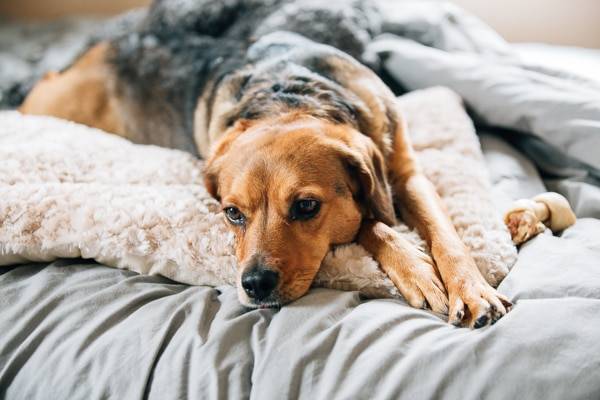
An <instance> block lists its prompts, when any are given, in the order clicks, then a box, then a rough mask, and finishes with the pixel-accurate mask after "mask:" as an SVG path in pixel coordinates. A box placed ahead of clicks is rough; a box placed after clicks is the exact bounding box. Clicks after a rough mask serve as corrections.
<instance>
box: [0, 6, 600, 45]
mask: <svg viewBox="0 0 600 400" xmlns="http://www.w3.org/2000/svg"><path fill="white" fill-rule="evenodd" d="M388 1H398V0H388ZM148 2H149V0H0V14H3V15H5V16H11V17H18V18H26V19H53V18H59V17H62V16H66V15H81V14H87V15H90V14H94V15H111V14H115V13H118V12H120V11H123V10H126V9H129V8H133V7H138V6H141V5H145V4H147V3H148ZM453 2H454V3H456V4H458V5H460V6H462V7H464V8H466V9H467V10H469V11H471V12H473V13H474V14H476V15H478V16H479V17H480V18H481V19H483V20H484V21H486V22H487V23H488V24H490V25H491V26H492V27H493V28H495V29H496V30H497V31H498V32H500V34H501V35H502V36H504V37H505V38H506V39H507V40H509V41H511V42H545V43H552V44H562V45H570V46H582V47H590V48H600V0H453Z"/></svg>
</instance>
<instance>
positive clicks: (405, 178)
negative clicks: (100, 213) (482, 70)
mask: <svg viewBox="0 0 600 400" xmlns="http://www.w3.org/2000/svg"><path fill="white" fill-rule="evenodd" d="M161 3H164V2H159V3H158V6H157V5H155V6H154V8H157V7H159V6H160V5H161ZM153 12H154V13H156V11H155V10H154V11H153V10H152V9H151V10H150V14H149V15H150V16H149V17H148V20H149V21H150V22H147V23H146V25H143V26H142V28H139V29H138V30H137V31H135V32H133V33H130V34H127V35H124V36H122V37H119V38H116V39H113V40H109V41H105V42H101V43H99V44H97V45H95V46H94V47H93V48H91V49H90V50H89V51H88V52H87V53H86V54H84V55H83V56H82V57H80V59H79V60H78V61H76V62H75V63H74V64H73V65H72V66H71V67H70V68H69V69H67V70H66V71H64V72H62V73H51V74H49V75H47V76H46V77H45V78H44V79H42V80H41V81H40V82H38V84H37V85H36V86H35V87H34V89H33V90H32V91H31V92H30V94H29V96H28V97H27V98H26V100H25V102H24V103H23V105H22V106H21V111H22V112H23V113H28V114H45V115H53V116H57V117H60V118H65V119H69V120H73V121H76V122H80V123H83V124H87V125H90V126H94V127H98V128H101V129H104V130H106V131H109V132H113V133H116V134H118V135H121V136H124V137H126V138H129V139H131V140H133V141H135V142H139V143H152V144H157V145H162V146H167V147H174V148H179V149H184V150H187V151H190V152H192V153H194V154H199V155H200V156H202V157H204V158H205V159H206V160H207V161H206V171H205V183H206V187H207V189H208V191H209V192H210V193H211V195H212V196H214V197H215V198H216V199H218V200H219V201H220V202H221V204H222V207H223V212H224V215H225V217H226V219H227V221H228V223H229V225H230V227H231V229H232V230H233V231H234V232H235V236H236V255H237V259H238V262H239V274H238V279H239V280H238V292H239V298H240V301H241V302H242V303H243V304H245V305H248V306H251V307H271V306H280V305H282V304H285V303H287V302H290V301H292V300H294V299H297V298H298V297H300V296H302V295H303V294H304V293H306V292H307V291H308V289H309V288H310V286H311V283H312V281H313V278H314V277H315V275H316V273H317V271H318V269H319V267H320V265H321V262H322V260H323V258H324V257H325V255H326V253H327V252H328V250H329V249H330V248H331V247H332V246H333V245H337V244H343V243H349V242H352V241H357V242H358V243H360V244H361V245H363V246H364V247H365V248H366V249H367V250H368V251H369V252H371V253H372V254H373V256H374V257H375V259H376V260H377V261H378V262H379V263H380V265H381V268H382V269H383V270H384V271H385V272H386V273H387V274H388V275H389V277H390V278H391V279H392V281H393V282H394V284H395V285H396V286H397V287H398V289H399V290H400V292H401V293H402V295H403V296H404V297H405V298H406V300H407V301H408V303H409V304H411V305H412V306H414V307H427V306H428V307H430V308H431V309H433V310H434V311H436V312H440V313H447V314H449V322H451V323H453V324H455V325H460V324H466V325H469V326H472V327H475V328H478V327H481V326H484V325H487V324H489V323H493V322H495V321H496V320H497V319H499V318H500V317H502V316H503V315H504V314H505V313H506V312H507V310H508V309H509V307H510V306H511V303H510V302H509V301H508V299H507V298H506V297H504V296H503V295H501V294H499V293H498V292H497V291H496V290H495V289H494V288H492V287H491V286H490V285H489V284H488V283H487V282H486V281H485V280H484V278H483V277H482V275H481V273H480V272H479V270H478V269H477V266H476V265H475V263H474V261H473V258H472V257H471V256H470V255H469V251H468V250H467V249H466V248H465V246H464V245H463V243H462V242H461V240H460V238H459V237H458V235H457V233H456V231H455V229H454V227H453V226H452V224H451V222H450V220H449V218H448V216H447V215H446V213H445V211H444V206H443V204H442V202H441V201H440V198H439V197H438V195H437V193H436V191H435V189H434V188H433V186H432V184H431V183H430V182H429V181H428V180H427V178H426V177H425V176H424V175H423V173H422V170H421V168H420V167H419V165H418V163H417V160H416V159H415V155H414V152H413V149H412V148H411V144H410V141H409V138H408V135H407V130H406V125H405V123H404V120H403V118H402V115H401V114H400V113H399V111H398V109H397V107H396V104H395V96H394V94H393V93H392V92H391V91H390V89H389V88H388V87H387V86H386V85H385V84H384V83H383V82H382V81H381V80H380V78H379V77H378V76H377V75H376V74H375V73H374V72H373V71H372V70H371V69H369V68H367V67H366V66H364V65H363V64H361V63H360V62H358V61H357V60H356V59H354V58H353V57H351V56H350V55H348V54H347V52H349V53H353V51H351V50H353V49H347V50H346V49H344V46H343V43H347V42H348V41H347V40H346V41H344V42H343V43H342V42H336V40H335V38H334V39H332V40H330V41H329V42H330V44H334V45H335V46H336V47H337V48H336V47H333V46H329V45H326V44H323V43H317V42H315V41H313V40H310V39H308V38H307V37H313V36H314V35H311V32H310V31H309V32H304V31H302V30H299V29H295V30H296V33H291V32H283V31H277V30H276V29H272V32H266V33H264V34H257V32H254V31H251V32H249V31H248V29H249V28H248V27H246V28H245V29H241V30H239V32H238V33H236V34H235V35H234V34H230V35H226V34H224V35H221V36H220V37H215V35H213V36H211V35H208V34H206V33H205V32H201V31H199V28H197V27H196V28H194V29H195V31H194V32H193V34H192V33H190V32H189V31H187V32H185V31H184V32H183V33H181V31H178V30H177V28H176V27H173V26H171V27H169V26H167V27H166V28H165V26H164V20H160V24H157V23H153V22H152V18H153V17H152V16H153V14H152V13H153ZM267 14H268V13H265V12H264V10H263V11H262V12H259V13H257V15H259V16H260V18H263V19H262V20H264V18H265V15H267ZM336 15H338V14H336ZM255 17H256V15H255ZM248 18H250V17H248ZM256 18H258V17H256ZM338 22H339V21H338ZM161 24H162V25H161ZM246 25H249V23H248V22H247V21H246ZM250 25H251V24H250ZM292 25H293V24H292ZM286 27H289V26H288V25H286ZM279 28H280V29H281V27H279ZM307 29H308V28H307ZM230 31H231V29H230ZM298 31H300V32H299V33H302V34H303V35H299V34H298ZM240 32H241V33H240ZM236 35H237V36H236ZM244 38H251V39H244ZM340 48H341V49H342V50H346V51H347V52H344V51H342V50H340ZM354 53H356V52H354ZM395 210H398V211H399V215H400V216H401V217H402V218H403V219H404V220H405V221H406V222H407V223H408V224H410V225H412V226H414V227H416V228H418V230H419V232H420V233H421V235H422V236H423V237H424V238H425V239H426V240H427V242H428V244H429V246H430V248H431V252H432V255H433V259H431V258H430V257H429V256H427V255H426V254H424V253H422V252H421V251H419V250H418V249H417V248H415V247H414V246H412V245H411V244H409V243H408V242H407V241H406V240H405V239H403V238H402V237H401V236H399V235H398V234H397V233H396V232H395V231H394V230H393V229H391V228H390V226H391V225H393V224H394V223H395V221H396V212H395Z"/></svg>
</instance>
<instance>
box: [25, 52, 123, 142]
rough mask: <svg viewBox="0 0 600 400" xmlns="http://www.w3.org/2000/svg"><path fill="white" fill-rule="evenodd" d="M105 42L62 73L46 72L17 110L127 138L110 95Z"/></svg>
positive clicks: (112, 97)
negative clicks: (72, 122)
mask: <svg viewBox="0 0 600 400" xmlns="http://www.w3.org/2000/svg"><path fill="white" fill-rule="evenodd" d="M108 47H109V45H108V43H100V44H98V45H96V46H94V47H93V48H91V49H90V50H88V51H87V52H86V53H85V54H84V55H83V56H82V57H81V58H79V59H78V60H77V61H76V62H75V63H74V64H73V65H72V66H71V67H70V68H69V69H67V70H66V71H64V72H61V73H58V72H50V73H47V74H46V76H44V78H42V79H41V80H40V81H39V82H38V83H36V85H35V86H34V87H33V89H32V90H31V92H30V93H29V94H28V95H27V97H26V98H25V101H24V102H23V104H22V105H21V107H20V108H19V111H21V112H22V113H23V114H34V115H50V116H53V117H57V118H62V119H67V120H69V121H74V122H78V123H81V124H84V125H88V126H92V127H95V128H99V129H103V130H105V131H107V132H111V133H115V134H119V135H120V136H127V135H125V133H124V129H123V124H122V123H121V122H120V121H119V117H118V112H117V104H116V99H115V98H114V96H112V95H111V89H110V85H111V84H112V75H111V72H110V68H109V66H108V65H107V63H106V53H107V51H108Z"/></svg>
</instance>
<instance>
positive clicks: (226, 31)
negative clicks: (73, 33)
mask: <svg viewBox="0 0 600 400" xmlns="http://www.w3.org/2000/svg"><path fill="white" fill-rule="evenodd" d="M330 3H331V2H330ZM184 4H188V5H189V6H190V8H186V7H185V6H181V2H173V1H168V0H159V1H156V2H155V3H154V4H153V5H152V6H151V8H150V9H149V11H148V15H147V17H146V19H145V21H143V22H142V23H141V24H140V26H139V27H138V29H136V30H135V31H134V32H130V33H128V34H126V35H123V36H121V37H118V38H115V39H114V40H112V42H111V51H110V53H109V54H108V62H109V63H110V65H111V66H112V70H113V71H114V72H115V82H114V85H113V86H112V88H111V90H114V94H115V96H116V97H117V98H118V99H119V103H120V104H121V107H119V112H120V113H121V116H120V118H121V120H122V121H123V124H124V130H125V131H127V132H128V133H129V134H128V135H127V136H128V137H130V138H132V139H133V140H134V141H137V142H142V143H152V144H157V145H162V146H167V147H174V148H179V149H182V150H186V151H190V152H192V153H197V149H198V147H201V152H202V153H205V147H207V146H208V145H206V144H203V143H202V142H203V141H207V140H210V138H207V135H208V134H203V133H199V132H198V131H197V130H198V129H200V130H202V129H205V130H207V131H208V128H209V125H210V124H211V121H212V120H213V118H214V112H215V111H216V110H215V107H214V104H215V101H216V96H217V93H218V92H219V89H222V85H223V84H227V85H230V89H229V90H231V91H234V92H235V96H237V97H238V98H237V100H240V99H241V98H242V97H243V95H244V91H245V90H248V89H249V88H251V87H252V86H253V84H256V83H259V81H261V80H266V79H270V80H278V79H279V80H280V81H281V84H282V85H283V88H282V90H281V93H280V94H279V96H278V97H279V100H281V101H285V100H286V99H287V100H289V101H292V102H293V101H298V100H299V97H301V96H298V93H296V96H293V93H291V90H292V89H290V87H292V86H294V85H293V82H294V80H296V78H299V79H300V80H301V81H304V82H303V86H304V90H305V91H306V90H308V87H309V86H310V85H306V83H307V81H308V80H311V81H313V80H314V79H316V78H318V76H320V77H326V78H332V77H331V76H328V71H329V70H330V66H328V65H327V62H326V60H325V59H324V57H323V46H318V45H316V43H314V42H317V43H324V44H327V45H331V46H332V49H331V50H332V51H334V49H333V48H337V49H339V50H341V51H342V52H345V53H347V54H350V55H351V56H354V57H359V56H360V55H361V54H362V53H363V50H364V46H365V44H366V42H367V41H368V40H369V39H370V37H371V36H372V35H374V34H376V33H377V32H378V30H379V19H378V16H379V14H378V13H377V11H376V9H375V7H373V6H372V5H371V4H370V3H368V2H366V1H346V0H334V1H333V3H332V4H329V5H327V6H323V5H318V4H317V3H316V2H314V1H311V0H304V1H296V2H293V3H292V2H290V1H288V0H272V1H269V0H238V1H237V2H234V3H233V4H232V3H231V2H221V1H216V0H210V1H194V2H192V1H190V2H189V3H185V2H184ZM281 31H286V32H287V33H285V32H281ZM289 32H293V33H295V34H296V35H291V34H289ZM297 35H301V36H302V37H303V38H306V39H309V40H304V39H301V38H298V36H297ZM265 37H269V38H270V39H269V40H266V41H265V40H261V39H263V38H265ZM273 38H276V39H275V40H273ZM313 41H314V42H313ZM340 54H341V53H340ZM300 55H301V56H300ZM275 58H277V59H278V62H273V61H272V60H274V59H275ZM259 64H260V65H259ZM301 67H305V69H304V70H302V68H301ZM250 69H252V72H247V71H248V70H250ZM242 71H246V72H242ZM311 72H312V73H314V74H313V77H308V76H307V75H310V73H311ZM317 75H318V76H317ZM329 75H330V74H329ZM313 78H314V79H313ZM288 79H291V81H289V82H287V80H288ZM332 81H335V80H334V79H333V80H332ZM286 82H287V84H286ZM313 86H315V85H313ZM316 86H320V87H321V89H322V90H325V89H327V90H329V89H331V88H324V87H323V82H321V83H320V84H319V85H316ZM286 87H287V88H288V89H287V92H286ZM304 94H306V93H304ZM333 95H334V96H333V97H334V98H332V99H331V102H335V103H336V106H335V107H331V111H332V112H334V111H335V112H336V113H338V114H339V112H338V110H340V109H341V110H342V111H343V110H344V109H347V107H344V104H342V103H343V102H341V97H340V96H336V95H335V93H334V94H333ZM294 97H295V99H293V98H294ZM199 99H202V101H203V105H202V110H201V111H200V112H197V108H198V100H199ZM321 100H323V99H321ZM259 105H260V102H258V103H257V102H253V105H252V106H250V105H248V106H247V107H246V109H245V110H244V109H239V110H238V111H239V113H241V114H244V115H246V116H251V115H254V114H256V113H257V112H258V109H257V107H258V106H259ZM263 106H264V104H263ZM339 106H342V107H341V108H340V107H339ZM267 109H268V107H264V109H263V111H266V110H267ZM348 112H352V110H348ZM231 117H232V118H235V116H231ZM335 118H343V115H337V116H335ZM195 130H196V132H195ZM138 132H139V133H138ZM194 135H195V136H196V137H195V138H194ZM195 140H196V141H199V142H200V143H195ZM196 145H197V146H196Z"/></svg>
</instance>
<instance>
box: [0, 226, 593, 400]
mask: <svg viewBox="0 0 600 400" xmlns="http://www.w3.org/2000/svg"><path fill="white" fill-rule="evenodd" d="M599 259H600V222H599V221H598V220H593V219H583V220H580V221H578V223H577V224H576V225H575V226H574V227H572V228H569V229H568V230H567V231H566V232H565V233H564V234H563V236H562V237H560V238H559V237H553V236H551V235H549V234H545V235H541V236H539V237H538V238H536V239H534V240H532V241H531V242H530V243H528V244H526V245H525V246H524V248H523V250H522V252H521V257H520V259H519V261H518V263H517V265H516V266H515V267H514V269H513V271H512V272H511V273H510V274H509V276H508V278H507V279H506V280H505V281H504V282H503V284H502V285H501V287H500V291H501V292H503V293H505V294H506V295H508V296H509V297H510V298H511V299H512V300H513V301H515V302H516V305H515V307H514V310H513V311H512V312H510V313H509V314H508V315H507V316H505V317H504V318H503V319H502V320H500V321H499V322H498V323H496V324H495V325H493V326H491V327H487V328H483V329H481V330H469V329H465V328H454V327H452V326H450V325H448V324H446V323H445V322H444V321H443V320H441V319H440V318H439V317H438V316H436V315H434V314H432V313H430V312H427V311H423V310H417V309H414V308H411V307H409V306H407V305H406V304H404V303H402V302H400V301H398V300H371V301H361V299H360V298H359V296H358V294H357V293H356V292H339V291H334V290H330V289H314V290H312V291H311V292H310V293H309V294H308V295H307V296H305V297H303V298H301V299H300V300H298V301H296V302H294V303H293V304H291V305H289V306H286V307H284V308H282V309H281V310H279V311H274V310H253V311H249V312H246V310H245V309H244V308H243V307H242V306H240V305H239V303H238V301H237V298H236V293H235V289H234V288H231V287H222V288H218V289H212V288H206V287H190V286H185V285H181V284H175V283H172V282H170V281H167V280H165V279H163V278H159V277H149V276H141V275H136V274H134V273H132V272H129V271H122V270H116V269H113V268H107V267H103V266H100V265H97V264H93V263H89V264H85V263H82V262H81V261H74V262H73V263H68V262H55V263H53V264H51V265H49V266H44V265H40V264H37V265H35V264H34V265H28V266H24V267H18V268H14V269H12V270H10V271H8V272H6V273H4V274H2V275H0V309H1V310H2V311H1V312H0V332H1V334H0V397H2V398H10V399H48V398H56V399H59V398H70V399H100V398H110V397H112V398H126V399H135V398H150V399H161V400H162V399H178V398H254V399H280V398H304V399H314V398H371V399H386V398H407V399H409V398H455V399H459V398H460V399H478V398H488V399H506V398H544V399H564V398H569V399H590V398H598V396H600V372H599V371H600V341H598V338H599V337H600V319H599V318H600V317H599V316H600V267H599V265H598V260H599Z"/></svg>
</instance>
